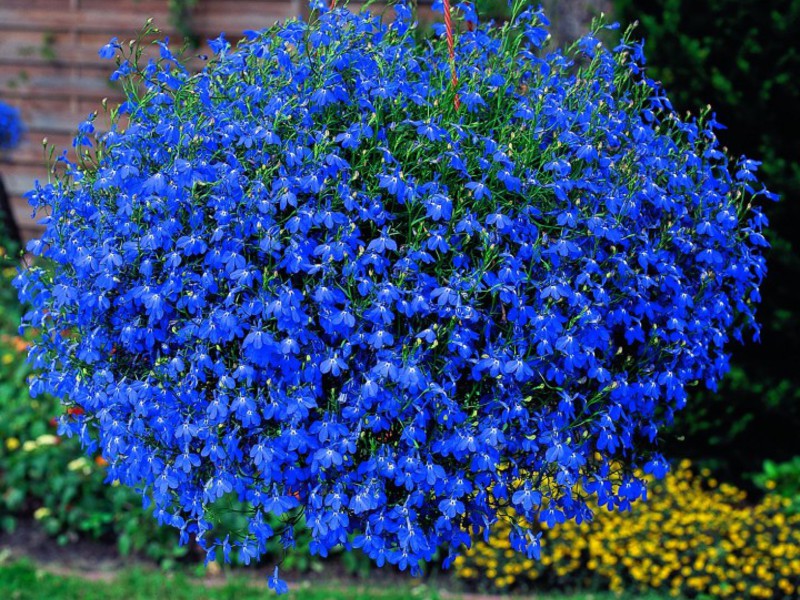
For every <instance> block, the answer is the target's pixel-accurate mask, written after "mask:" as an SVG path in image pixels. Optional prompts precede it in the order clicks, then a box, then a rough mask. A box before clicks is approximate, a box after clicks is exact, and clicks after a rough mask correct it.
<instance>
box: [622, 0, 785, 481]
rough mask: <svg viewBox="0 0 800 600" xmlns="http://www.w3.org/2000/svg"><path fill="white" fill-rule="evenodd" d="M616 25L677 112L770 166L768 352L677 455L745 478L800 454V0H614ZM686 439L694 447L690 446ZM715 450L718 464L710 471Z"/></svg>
mask: <svg viewBox="0 0 800 600" xmlns="http://www.w3.org/2000/svg"><path fill="white" fill-rule="evenodd" d="M616 4H617V18H618V19H620V20H621V21H623V22H627V21H633V20H636V19H638V20H639V22H640V24H641V27H640V28H639V30H638V33H639V35H641V36H642V37H644V38H645V40H646V51H647V56H648V58H649V63H648V65H649V73H650V75H651V76H652V77H654V78H656V79H659V80H661V81H662V82H663V83H664V84H665V87H666V89H668V90H669V91H670V98H671V100H672V102H673V104H674V105H675V106H676V108H677V109H678V110H679V111H685V110H690V111H692V112H693V113H698V112H700V111H701V110H702V109H703V108H704V107H705V103H706V102H710V104H711V106H712V107H713V109H714V110H715V111H716V113H717V115H718V118H719V120H720V121H721V122H722V123H724V124H725V125H726V126H727V127H728V129H727V130H725V131H721V132H719V137H720V139H721V140H722V142H723V144H725V145H727V146H728V147H729V148H730V150H731V153H732V154H733V155H737V154H740V153H745V152H747V153H750V154H753V156H751V158H755V159H758V160H761V161H763V163H764V164H763V166H762V173H763V178H764V180H765V181H766V184H767V187H768V188H769V189H770V190H771V191H773V192H775V193H778V194H779V195H780V196H781V202H779V203H778V204H776V205H773V206H769V207H767V213H768V216H769V217H770V221H771V227H770V232H769V236H770V242H771V244H772V246H773V248H772V252H771V254H770V256H769V259H768V263H769V276H768V277H767V279H766V281H765V282H764V284H763V286H762V294H763V301H762V304H761V308H760V309H759V315H760V320H761V322H762V323H763V324H764V329H763V331H762V344H761V345H760V346H759V345H748V346H746V347H744V348H739V349H737V350H735V351H734V356H733V369H732V371H731V374H730V376H729V377H728V379H727V380H726V382H725V384H724V385H723V386H722V389H721V390H720V393H718V394H710V393H702V394H700V396H699V397H696V398H694V399H693V401H690V403H689V405H688V408H687V410H685V411H683V413H682V414H680V415H679V416H678V422H677V423H676V427H675V429H674V430H675V431H676V432H680V434H681V436H680V438H678V436H673V437H672V440H671V443H670V445H671V446H672V447H671V448H669V449H668V451H669V452H670V453H671V454H672V455H673V456H674V455H683V456H688V457H691V458H695V459H705V460H706V462H707V463H709V464H713V465H715V466H718V467H720V468H722V469H723V470H724V471H727V474H728V475H730V476H731V477H734V478H738V477H737V475H738V476H741V475H742V474H744V473H747V472H753V471H757V470H758V469H759V468H760V466H761V463H762V461H763V460H764V459H766V458H771V459H775V460H786V459H789V458H791V457H792V456H793V455H794V454H795V453H796V452H797V443H796V439H797V433H796V432H797V430H798V428H800V402H798V400H799V399H800V370H798V369H797V367H796V364H795V362H796V359H797V356H800V311H798V308H797V293H796V287H797V281H798V279H800V257H799V256H798V252H797V248H798V245H800V119H798V118H797V117H796V111H797V106H800V47H798V46H797V35H798V31H800V0H770V1H769V2H764V1H763V0H616ZM683 438H685V439H683ZM709 444H711V445H712V446H713V450H712V452H711V454H712V456H711V457H710V458H711V459H712V460H710V461H709V460H708V458H709V456H707V455H708V454H709V451H708V446H709Z"/></svg>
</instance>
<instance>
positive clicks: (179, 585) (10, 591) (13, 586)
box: [0, 561, 439, 600]
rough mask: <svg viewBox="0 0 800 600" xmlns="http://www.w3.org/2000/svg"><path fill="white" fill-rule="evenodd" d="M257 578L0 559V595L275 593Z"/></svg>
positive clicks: (10, 599)
mask: <svg viewBox="0 0 800 600" xmlns="http://www.w3.org/2000/svg"><path fill="white" fill-rule="evenodd" d="M275 597H276V596H275V594H274V593H273V592H272V591H271V590H269V588H267V582H266V580H263V581H261V582H257V581H254V580H253V579H248V578H244V577H238V578H231V579H229V580H228V581H226V582H225V583H224V584H222V585H215V586H208V585H204V584H203V583H202V582H201V581H200V580H197V579H193V578H191V577H188V576H186V575H183V574H180V573H175V574H165V573H161V572H158V571H155V572H149V571H142V570H126V571H122V572H120V573H119V574H118V575H117V576H116V577H115V578H114V579H113V581H87V580H85V579H82V578H80V577H76V576H62V575H54V574H52V573H48V572H47V571H44V570H42V569H40V568H37V567H36V566H35V565H33V564H32V563H30V562H27V561H22V562H15V563H11V564H7V565H0V598H2V599H3V600H162V599H163V600H256V599H258V600H262V599H266V598H275ZM438 597H439V596H438V595H437V594H435V593H433V592H431V591H430V590H427V589H426V588H424V587H420V588H412V587H406V588H402V587H391V588H389V589H387V590H380V589H378V590H376V589H368V588H365V587H345V586H342V587H339V588H327V589H326V588H323V587H316V586H313V587H312V586H309V587H307V588H303V589H298V590H292V592H291V593H290V594H289V596H288V597H287V598H288V599H291V600H299V599H303V600H306V599H307V600H371V599H376V600H406V599H409V598H414V599H417V600H435V599H437V598H438Z"/></svg>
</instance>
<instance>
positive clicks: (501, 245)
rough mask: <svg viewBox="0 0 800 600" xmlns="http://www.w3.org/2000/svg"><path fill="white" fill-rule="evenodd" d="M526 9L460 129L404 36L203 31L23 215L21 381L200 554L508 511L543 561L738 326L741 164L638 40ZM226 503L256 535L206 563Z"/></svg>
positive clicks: (754, 282)
mask: <svg viewBox="0 0 800 600" xmlns="http://www.w3.org/2000/svg"><path fill="white" fill-rule="evenodd" d="M517 12H518V14H516V15H515V17H514V19H513V20H512V22H511V23H510V24H508V25H506V26H505V27H503V28H499V29H494V28H486V27H478V28H477V29H475V30H474V31H464V32H462V33H461V34H460V35H459V36H458V38H457V47H456V51H457V57H458V60H457V69H458V81H459V84H458V86H459V87H458V90H457V92H458V94H459V96H460V99H461V103H462V105H461V108H460V110H459V109H456V108H455V107H454V97H455V91H454V90H452V89H451V88H450V77H449V66H448V63H447V51H446V48H445V46H444V41H443V40H442V39H440V38H437V39H434V40H432V42H431V43H429V44H418V43H416V42H415V31H414V29H415V27H414V24H413V22H412V21H411V16H410V12H409V11H408V10H405V9H402V10H400V11H399V14H400V16H401V18H400V20H398V21H396V22H395V23H393V24H386V23H382V22H381V21H380V20H379V19H378V18H376V17H373V16H370V15H369V14H366V13H365V14H359V15H354V14H351V13H350V12H349V11H347V10H345V9H337V10H334V11H332V12H328V11H325V10H324V9H323V10H322V12H320V13H319V14H316V15H315V17H314V20H313V21H312V23H311V24H307V23H304V22H301V21H289V22H287V23H285V24H283V25H280V26H276V27H275V28H273V29H270V30H268V31H263V32H247V35H246V40H244V41H242V42H240V43H239V44H238V45H236V46H231V45H230V44H229V43H228V42H227V41H226V40H225V39H224V38H223V37H220V38H218V39H217V40H214V42H213V47H214V49H215V52H216V55H215V57H213V58H212V59H211V60H210V61H209V62H208V64H207V66H206V67H205V68H204V70H203V71H202V72H200V73H199V74H194V75H193V74H190V73H189V72H187V70H186V69H185V68H184V67H183V66H181V63H180V61H179V60H178V59H176V58H175V57H174V56H173V55H172V54H171V52H170V51H169V48H168V46H166V44H165V43H160V52H159V56H160V58H158V59H155V60H153V61H151V62H148V63H146V64H143V63H142V62H141V61H142V60H144V59H142V58H141V56H142V53H141V52H138V51H137V49H136V48H135V47H134V48H133V49H131V50H130V51H128V50H127V49H125V48H120V47H118V46H117V45H116V44H115V43H114V42H113V41H112V42H111V43H110V45H109V46H106V47H104V49H103V50H102V51H101V53H102V54H103V55H104V56H105V55H109V54H110V53H111V52H112V50H116V51H117V53H118V58H117V62H118V66H117V69H116V71H115V72H114V74H113V75H112V78H114V79H122V80H123V81H125V82H126V85H127V90H128V99H127V101H126V102H125V103H124V104H123V105H122V106H121V107H120V108H119V109H118V110H117V111H115V112H113V113H112V122H113V126H112V128H111V130H110V131H109V132H107V133H103V134H98V133H96V132H95V131H94V126H93V123H92V120H93V119H92V118H91V117H90V119H89V120H88V121H87V123H85V124H84V125H82V126H81V129H80V133H79V135H78V137H77V138H76V144H77V146H78V150H79V155H80V159H79V161H78V162H77V163H76V164H73V163H69V162H68V161H67V160H66V159H62V161H64V162H65V163H66V165H65V166H66V175H65V176H64V177H62V178H60V179H57V180H56V181H54V182H53V183H49V184H47V185H40V186H37V188H36V189H35V190H34V191H32V192H31V193H30V196H29V197H30V200H31V203H32V204H33V205H34V206H35V207H41V206H44V205H48V206H50V207H51V211H52V212H51V216H50V217H49V219H48V221H47V229H46V231H45V233H44V234H43V237H42V239H41V240H38V241H35V242H33V243H32V244H31V245H30V247H29V250H30V251H31V252H32V253H33V254H36V255H39V256H42V257H45V258H47V259H49V261H50V262H51V263H52V265H53V267H52V269H46V268H39V267H37V268H32V269H29V270H27V271H25V272H24V273H22V274H21V275H20V277H19V278H18V280H17V285H18V288H19V290H20V297H21V298H22V299H23V300H24V301H26V302H30V303H31V306H32V309H31V311H30V312H29V314H28V315H27V317H26V320H25V324H24V325H25V327H26V328H31V329H35V330H36V331H37V332H38V335H37V339H36V343H35V344H34V346H33V348H32V350H31V358H32V360H33V361H34V362H35V364H36V365H37V366H38V367H39V368H40V369H41V373H40V375H39V376H38V378H37V379H36V380H35V381H34V382H33V384H32V388H33V391H34V392H36V393H39V392H42V391H48V392H51V393H54V394H56V395H57V396H59V397H60V398H62V399H63V401H64V403H65V405H66V406H68V407H80V408H82V409H83V410H84V411H85V412H84V413H83V414H81V415H80V416H76V414H77V413H76V411H72V413H73V415H72V416H69V417H65V419H64V421H63V423H62V430H63V431H65V432H67V433H69V434H74V435H77V436H79V437H80V439H81V440H82V441H83V443H84V444H85V445H86V447H87V448H88V449H90V450H100V451H101V452H102V453H103V456H104V457H105V458H106V459H107V460H108V461H109V463H110V466H109V479H110V480H119V481H120V482H122V483H123V484H125V485H129V486H132V487H135V488H137V489H140V490H141V491H142V493H143V495H144V496H145V497H147V498H148V499H149V500H151V501H152V502H153V503H154V505H155V507H156V512H155V514H156V517H157V518H158V519H159V520H160V521H161V522H163V523H166V524H170V525H172V526H174V527H176V528H178V529H180V530H181V533H182V539H184V540H188V539H189V536H190V535H191V536H196V538H197V539H198V540H199V541H200V543H201V544H202V545H203V546H204V547H206V548H208V549H209V552H210V557H214V556H217V555H218V554H220V552H219V551H220V550H221V553H222V554H223V556H224V557H226V558H227V557H229V556H230V554H231V552H232V551H238V553H239V557H240V558H241V559H242V560H243V561H245V562H248V561H250V560H255V559H257V558H258V557H259V556H261V555H262V554H263V553H264V552H265V547H266V541H267V540H268V539H269V538H270V537H272V536H273V535H274V536H280V538H281V539H282V540H283V542H284V545H285V546H286V547H291V546H292V545H293V536H292V526H293V524H294V523H296V522H297V520H298V517H299V515H300V514H303V515H304V516H305V521H306V524H307V526H308V528H309V529H310V532H311V536H312V539H313V541H312V550H313V551H314V552H316V553H318V554H320V555H323V556H324V555H326V554H327V552H328V551H329V550H331V549H332V548H333V547H335V546H338V545H343V546H345V547H347V548H350V547H355V548H359V549H360V550H361V551H363V552H365V553H366V554H368V555H369V556H370V557H372V558H373V559H374V560H375V561H376V563H377V564H379V565H382V564H385V563H390V564H393V565H397V566H399V567H400V568H401V569H405V568H409V569H411V570H412V571H415V570H417V569H419V565H420V561H430V560H432V559H433V558H434V556H435V553H436V552H437V549H438V548H440V547H441V546H446V547H449V549H450V550H451V551H452V552H458V550H459V548H461V547H463V546H464V545H466V544H469V543H470V539H471V538H472V536H474V535H477V534H480V533H481V532H483V533H485V532H486V531H487V530H488V528H490V527H491V525H492V524H493V523H494V522H495V521H496V520H497V519H498V518H515V519H516V520H515V525H516V527H515V528H514V530H513V533H512V536H511V540H510V541H511V544H512V547H513V548H514V549H516V550H518V551H521V552H525V553H526V554H527V555H528V556H531V557H538V556H539V553H540V547H539V543H540V535H539V534H538V533H537V525H536V524H537V522H543V523H547V524H548V525H549V526H553V525H556V524H558V523H561V522H564V521H566V520H568V519H569V520H572V519H574V520H578V521H581V520H584V519H588V518H591V512H590V510H589V508H588V504H587V498H588V497H594V501H596V502H598V503H599V504H600V505H601V506H605V507H608V508H609V509H621V510H625V509H627V508H629V507H630V505H631V503H632V502H634V501H635V500H637V499H638V498H642V497H644V496H645V492H646V489H645V485H644V483H643V481H642V480H641V479H640V477H639V476H637V473H641V472H642V471H644V472H646V473H653V474H656V475H659V476H660V475H663V474H664V472H665V471H666V469H667V463H666V460H665V459H664V457H662V456H661V455H660V454H659V453H658V451H657V448H658V437H659V432H660V431H661V430H662V428H663V427H664V426H665V425H666V424H669V423H670V422H671V420H672V418H673V414H674V412H675V411H676V410H678V409H680V408H681V407H683V406H684V404H685V403H686V400H687V393H688V391H689V389H690V388H691V387H692V386H695V385H706V386H710V387H713V386H714V385H715V384H716V382H717V381H718V380H719V379H720V377H722V375H723V374H724V373H725V372H726V370H727V369H728V344H729V342H730V341H731V338H733V339H735V340H740V341H741V340H742V339H743V337H744V336H745V335H750V334H755V333H757V331H758V328H757V325H756V323H755V320H754V305H755V303H757V301H758V286H759V284H760V282H761V280H762V278H763V276H764V274H765V262H764V259H763V257H762V254H761V252H762V249H763V248H764V247H765V246H766V245H767V243H766V241H765V239H764V237H763V235H762V233H761V230H762V227H763V226H764V225H765V224H766V219H765V217H764V216H763V214H762V213H761V211H760V209H759V207H758V204H757V202H755V201H756V200H758V197H759V196H764V197H770V194H768V193H767V192H766V191H765V190H763V188H761V187H760V185H759V183H758V180H757V179H756V176H755V174H754V173H755V170H756V166H757V163H755V162H753V161H750V160H745V159H741V160H735V161H731V160H729V158H728V157H726V155H725V154H724V152H723V150H722V149H721V148H720V147H719V145H718V143H717V140H716V137H715V135H714V129H715V128H716V127H717V124H716V123H715V121H714V119H713V116H712V115H710V114H704V115H701V116H699V117H698V118H697V119H683V118H681V117H679V116H678V115H677V114H676V113H675V112H674V111H673V110H672V108H671V106H670V104H669V101H668V99H667V98H666V96H665V95H664V92H663V90H662V89H661V88H660V87H659V86H658V85H657V84H656V83H655V82H653V81H652V80H650V79H649V78H648V77H647V76H646V74H645V71H644V68H643V63H644V58H643V54H642V45H641V44H640V43H636V42H633V41H631V40H630V37H629V34H626V35H624V36H622V41H621V42H620V43H619V45H618V46H617V47H616V48H614V49H613V50H610V49H607V48H605V47H604V46H602V45H601V44H600V43H599V42H598V40H597V37H596V35H597V34H598V31H595V32H594V33H593V34H592V35H590V36H588V37H587V38H585V39H583V40H581V41H580V42H578V43H577V44H576V45H575V46H574V47H573V48H571V49H569V50H567V51H564V52H562V51H552V52H549V53H548V52H545V51H544V50H542V48H543V47H544V46H545V45H546V41H547V39H548V34H547V30H546V24H547V22H546V19H545V18H544V17H543V15H541V14H540V13H539V12H535V11H533V10H529V9H526V10H518V11H517ZM459 14H460V13H459ZM463 14H466V15H467V16H468V17H470V18H472V13H471V12H470V11H469V10H467V11H463ZM518 33H519V34H521V35H517V34H518ZM228 499H236V500H238V501H239V502H243V503H245V505H246V506H247V508H248V510H249V513H250V518H249V531H244V532H239V535H238V537H224V538H223V539H219V538H218V536H217V535H216V530H215V526H216V521H215V517H214V515H215V514H216V509H218V505H219V503H220V502H225V501H226V500H228ZM215 507H216V509H215V510H212V508H215ZM509 509H512V510H509ZM270 514H272V515H273V516H274V515H282V516H283V517H284V518H285V526H284V527H282V528H281V529H280V530H275V529H274V528H273V527H271V526H270V525H268V524H267V523H268V521H269V518H268V517H269V516H270ZM512 514H515V515H517V517H510V515H512ZM269 522H272V523H273V524H274V521H269ZM526 523H530V524H532V525H531V526H528V525H526ZM269 583H270V585H271V586H272V587H274V588H276V589H278V590H283V589H285V586H284V585H283V583H282V582H281V581H280V580H279V579H278V576H277V573H276V574H275V575H273V576H272V577H271V578H270V582H269Z"/></svg>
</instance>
